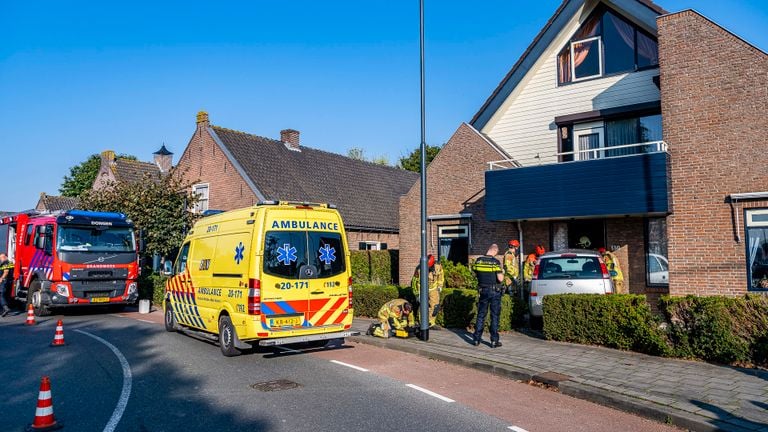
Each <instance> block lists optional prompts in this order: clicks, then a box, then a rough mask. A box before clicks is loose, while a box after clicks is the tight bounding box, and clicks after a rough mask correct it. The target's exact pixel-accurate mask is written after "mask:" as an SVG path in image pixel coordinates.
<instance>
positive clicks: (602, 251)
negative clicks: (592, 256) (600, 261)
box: [597, 247, 605, 254]
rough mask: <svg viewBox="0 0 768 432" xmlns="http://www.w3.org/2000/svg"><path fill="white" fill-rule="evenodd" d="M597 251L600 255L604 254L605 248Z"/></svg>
mask: <svg viewBox="0 0 768 432" xmlns="http://www.w3.org/2000/svg"><path fill="white" fill-rule="evenodd" d="M597 251H598V252H600V253H601V254H604V253H605V248H603V247H601V248H598V249H597Z"/></svg>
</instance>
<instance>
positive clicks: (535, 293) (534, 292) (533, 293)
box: [531, 291, 539, 297]
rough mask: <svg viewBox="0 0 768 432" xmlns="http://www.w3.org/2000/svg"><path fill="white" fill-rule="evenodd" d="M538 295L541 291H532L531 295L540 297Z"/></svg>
mask: <svg viewBox="0 0 768 432" xmlns="http://www.w3.org/2000/svg"><path fill="white" fill-rule="evenodd" d="M538 296H539V293H537V292H536V291H531V297H538Z"/></svg>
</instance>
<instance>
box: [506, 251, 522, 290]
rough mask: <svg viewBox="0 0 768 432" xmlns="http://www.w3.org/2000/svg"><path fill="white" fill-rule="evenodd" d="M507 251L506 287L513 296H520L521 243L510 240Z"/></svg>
mask: <svg viewBox="0 0 768 432" xmlns="http://www.w3.org/2000/svg"><path fill="white" fill-rule="evenodd" d="M507 246H508V247H507V251H506V252H504V260H503V264H504V286H505V287H506V288H507V292H508V293H509V295H511V296H514V297H516V296H518V295H519V292H518V290H519V289H520V259H519V250H520V242H519V241H517V240H510V241H509V243H507Z"/></svg>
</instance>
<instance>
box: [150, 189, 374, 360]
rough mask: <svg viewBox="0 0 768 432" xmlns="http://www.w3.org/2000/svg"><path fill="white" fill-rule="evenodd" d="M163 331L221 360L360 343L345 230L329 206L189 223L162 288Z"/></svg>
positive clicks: (269, 206)
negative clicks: (260, 350) (199, 343)
mask: <svg viewBox="0 0 768 432" xmlns="http://www.w3.org/2000/svg"><path fill="white" fill-rule="evenodd" d="M163 309H164V314H165V328H166V330H168V331H177V330H183V331H184V332H185V333H192V334H193V335H197V336H202V337H205V338H208V339H211V340H218V343H219V346H220V347H221V352H222V353H223V354H224V355H225V356H228V357H229V356H235V355H238V354H240V352H241V350H243V349H248V348H251V347H252V346H253V345H261V346H274V345H285V344H292V343H300V342H310V343H312V344H314V345H316V346H319V345H320V344H324V343H326V342H327V341H328V340H331V339H343V338H345V337H348V336H353V335H356V334H359V333H358V332H354V331H351V330H350V328H351V327H352V270H351V266H350V261H349V249H348V248H347V245H346V236H345V233H344V224H343V223H342V220H341V216H340V215H339V212H338V211H337V210H336V208H335V207H334V206H332V205H326V204H313V203H295V202H282V201H281V202H275V201H270V202H261V203H259V204H257V205H255V206H253V207H250V208H244V209H240V210H232V211H228V212H223V213H219V214H216V215H213V216H207V217H204V218H202V219H200V220H199V221H197V222H196V223H195V225H194V227H193V229H192V230H191V231H190V232H189V234H188V235H187V238H186V239H185V240H184V243H183V244H182V246H181V249H180V250H179V255H178V257H177V259H176V262H175V265H174V266H173V276H172V277H170V278H169V279H168V281H167V283H166V288H165V302H164V304H163Z"/></svg>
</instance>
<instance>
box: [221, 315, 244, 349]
mask: <svg viewBox="0 0 768 432" xmlns="http://www.w3.org/2000/svg"><path fill="white" fill-rule="evenodd" d="M219 347H220V348H221V353H222V354H224V357H234V356H239V355H240V350H239V349H237V348H235V326H233V325H232V320H231V319H229V316H228V315H222V316H221V318H219Z"/></svg>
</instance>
